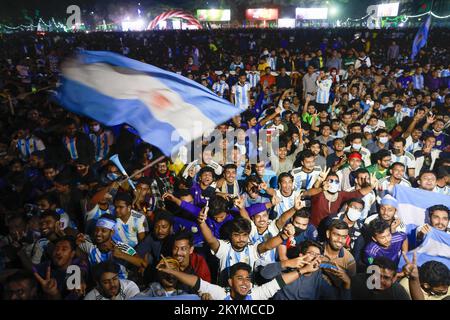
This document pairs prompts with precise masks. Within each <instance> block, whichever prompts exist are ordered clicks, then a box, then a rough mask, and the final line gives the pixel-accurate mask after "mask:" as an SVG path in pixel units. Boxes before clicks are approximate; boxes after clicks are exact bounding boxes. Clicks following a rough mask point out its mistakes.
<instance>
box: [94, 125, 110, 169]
mask: <svg viewBox="0 0 450 320" xmlns="http://www.w3.org/2000/svg"><path fill="white" fill-rule="evenodd" d="M89 138H90V139H91V141H92V143H93V144H94V148H95V161H96V162H98V161H100V160H103V159H105V158H106V157H107V156H108V153H109V150H110V148H109V147H110V146H111V145H112V144H113V143H114V138H113V135H112V133H111V131H104V132H102V133H100V134H99V135H96V134H94V133H90V134H89Z"/></svg>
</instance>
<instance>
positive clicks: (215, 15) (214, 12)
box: [197, 9, 231, 22]
mask: <svg viewBox="0 0 450 320" xmlns="http://www.w3.org/2000/svg"><path fill="white" fill-rule="evenodd" d="M197 19H198V20H200V21H214V22H215V21H230V20H231V10H230V9H197Z"/></svg>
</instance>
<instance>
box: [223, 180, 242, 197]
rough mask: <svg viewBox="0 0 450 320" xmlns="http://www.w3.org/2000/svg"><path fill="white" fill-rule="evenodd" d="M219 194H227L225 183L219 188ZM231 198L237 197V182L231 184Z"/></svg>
mask: <svg viewBox="0 0 450 320" xmlns="http://www.w3.org/2000/svg"><path fill="white" fill-rule="evenodd" d="M220 192H222V193H226V194H229V193H228V184H227V182H226V181H225V182H224V183H223V184H222V187H221V188H220ZM232 196H234V197H237V196H239V184H238V182H237V181H234V183H233V194H232Z"/></svg>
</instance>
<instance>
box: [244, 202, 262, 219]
mask: <svg viewBox="0 0 450 320" xmlns="http://www.w3.org/2000/svg"><path fill="white" fill-rule="evenodd" d="M245 209H246V210H247V212H248V214H249V216H250V217H253V216H254V215H257V214H258V213H261V212H263V211H266V210H267V208H266V205H265V204H264V203H255V204H253V205H251V206H250V207H247V208H245Z"/></svg>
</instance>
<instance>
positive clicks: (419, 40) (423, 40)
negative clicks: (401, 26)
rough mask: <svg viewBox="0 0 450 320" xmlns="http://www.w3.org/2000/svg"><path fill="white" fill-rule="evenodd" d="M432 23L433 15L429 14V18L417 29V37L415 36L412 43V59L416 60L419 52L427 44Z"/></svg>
mask: <svg viewBox="0 0 450 320" xmlns="http://www.w3.org/2000/svg"><path fill="white" fill-rule="evenodd" d="M430 25H431V15H429V16H428V18H427V20H426V21H425V22H424V23H423V24H422V25H421V26H420V28H419V30H418V31H417V34H416V37H415V38H414V41H413V44H412V53H411V60H413V61H414V59H415V58H416V56H417V54H418V53H419V50H420V49H422V48H423V47H424V46H425V45H426V44H427V39H428V31H429V30H430Z"/></svg>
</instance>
